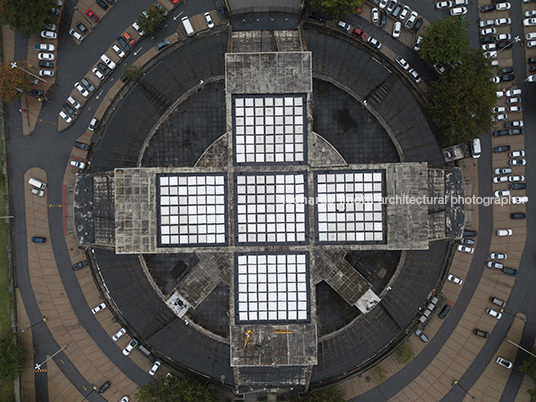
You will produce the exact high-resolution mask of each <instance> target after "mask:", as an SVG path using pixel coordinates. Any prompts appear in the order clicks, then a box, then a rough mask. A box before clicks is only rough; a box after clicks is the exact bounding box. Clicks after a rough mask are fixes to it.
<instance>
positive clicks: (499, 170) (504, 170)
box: [493, 167, 512, 174]
mask: <svg viewBox="0 0 536 402" xmlns="http://www.w3.org/2000/svg"><path fill="white" fill-rule="evenodd" d="M493 173H494V174H510V173H512V168H509V167H506V168H496V169H495V170H494V171H493Z"/></svg>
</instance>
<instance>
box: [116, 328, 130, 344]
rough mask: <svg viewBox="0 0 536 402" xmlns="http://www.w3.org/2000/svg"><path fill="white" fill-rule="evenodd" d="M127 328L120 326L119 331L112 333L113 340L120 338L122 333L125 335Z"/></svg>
mask: <svg viewBox="0 0 536 402" xmlns="http://www.w3.org/2000/svg"><path fill="white" fill-rule="evenodd" d="M126 332H127V330H126V329H125V328H121V329H120V330H119V331H117V332H116V333H115V334H113V336H112V339H113V340H114V342H117V340H118V339H119V338H121V337H122V336H123V335H125V334H126Z"/></svg>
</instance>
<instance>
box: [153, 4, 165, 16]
mask: <svg viewBox="0 0 536 402" xmlns="http://www.w3.org/2000/svg"><path fill="white" fill-rule="evenodd" d="M154 5H155V6H156V8H158V9H159V10H160V12H161V13H162V15H163V16H164V17H166V16H167V15H168V12H167V11H166V9H165V8H164V6H163V5H162V4H160V3H159V2H158V1H157V2H156V3H154Z"/></svg>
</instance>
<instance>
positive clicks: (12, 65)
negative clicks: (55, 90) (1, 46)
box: [11, 61, 46, 82]
mask: <svg viewBox="0 0 536 402" xmlns="http://www.w3.org/2000/svg"><path fill="white" fill-rule="evenodd" d="M11 68H18V69H19V70H22V71H24V72H25V73H27V74H30V75H33V76H34V77H35V78H37V79H38V80H41V81H43V82H46V81H45V80H44V79H42V78H41V77H39V76H37V75H35V74H34V73H32V72H30V71H28V70H25V69H24V68H22V67H19V66H17V62H16V61H14V62H13V63H11Z"/></svg>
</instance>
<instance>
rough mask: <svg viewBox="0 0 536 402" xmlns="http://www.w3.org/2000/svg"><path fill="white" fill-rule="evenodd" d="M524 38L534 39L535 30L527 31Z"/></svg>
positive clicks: (535, 37) (535, 35)
mask: <svg viewBox="0 0 536 402" xmlns="http://www.w3.org/2000/svg"><path fill="white" fill-rule="evenodd" d="M525 39H526V40H534V39H536V32H529V33H528V34H526V35H525Z"/></svg>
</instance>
